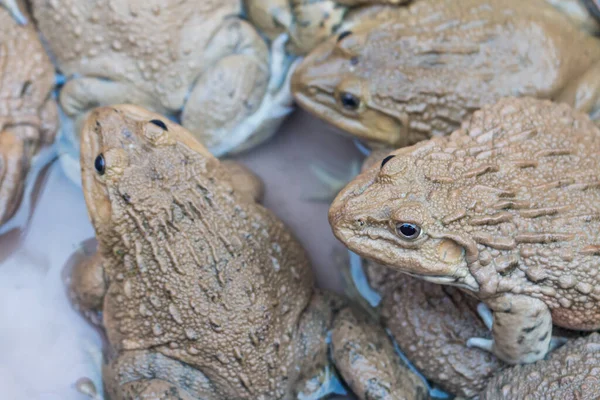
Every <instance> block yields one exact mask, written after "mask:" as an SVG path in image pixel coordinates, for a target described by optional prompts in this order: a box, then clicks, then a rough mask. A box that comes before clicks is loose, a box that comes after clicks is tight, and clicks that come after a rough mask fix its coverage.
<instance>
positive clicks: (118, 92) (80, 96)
mask: <svg viewBox="0 0 600 400" xmlns="http://www.w3.org/2000/svg"><path fill="white" fill-rule="evenodd" d="M60 104H61V106H62V109H63V111H64V112H65V114H66V115H67V117H69V118H71V119H73V120H74V121H75V127H74V129H75V131H76V132H79V130H80V128H81V126H82V125H83V122H84V121H85V119H86V117H87V114H88V112H89V111H91V110H92V109H94V108H96V107H103V106H110V105H113V104H136V105H139V106H141V107H144V108H147V109H149V110H151V111H154V112H157V113H159V114H163V115H167V114H169V110H167V109H166V108H165V107H164V106H162V105H161V104H160V102H159V101H158V100H157V99H155V98H154V97H153V96H151V95H149V94H147V93H145V92H143V91H141V90H139V89H138V88H136V87H135V86H133V85H131V84H129V83H127V82H118V81H112V80H108V79H103V78H95V77H85V78H83V77H82V78H73V79H71V80H69V81H67V83H66V84H65V85H64V86H63V88H62V90H61V91H60Z"/></svg>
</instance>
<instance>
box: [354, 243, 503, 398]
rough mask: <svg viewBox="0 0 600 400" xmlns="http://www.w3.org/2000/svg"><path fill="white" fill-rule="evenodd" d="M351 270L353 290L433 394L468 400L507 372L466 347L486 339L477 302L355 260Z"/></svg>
mask: <svg viewBox="0 0 600 400" xmlns="http://www.w3.org/2000/svg"><path fill="white" fill-rule="evenodd" d="M349 265H350V272H351V277H352V286H351V287H355V288H356V289H357V290H358V295H359V296H361V297H362V299H363V303H364V305H365V306H366V307H367V310H371V312H375V313H376V314H377V315H379V318H380V320H381V322H382V324H383V325H384V327H385V328H386V329H388V330H389V332H390V334H391V335H392V337H393V338H394V339H395V341H396V343H397V344H398V347H399V349H400V350H401V351H402V353H403V354H404V355H405V356H406V358H407V359H408V360H409V361H410V362H411V363H412V365H414V367H415V369H416V370H417V371H419V372H420V373H422V374H423V375H424V376H425V377H427V379H428V380H429V381H430V382H432V383H433V384H435V386H436V387H437V388H439V389H442V390H444V391H446V392H448V393H451V394H453V395H459V396H463V397H466V398H472V397H474V396H476V395H477V394H478V393H479V392H481V391H482V390H483V389H484V388H485V386H486V384H487V383H488V381H489V380H490V378H492V376H493V375H494V374H496V373H497V372H498V371H499V370H500V369H501V368H503V367H504V366H505V364H504V363H502V362H501V361H499V360H498V359H497V358H496V357H494V356H493V355H492V354H490V353H487V352H485V351H482V350H480V349H474V348H468V347H467V346H466V341H467V340H468V339H469V338H471V337H473V336H486V337H487V336H489V331H488V330H487V328H486V326H485V325H484V323H483V322H482V320H481V319H480V318H479V316H478V314H477V299H475V298H473V297H471V296H468V295H466V294H465V293H462V292H461V291H460V290H459V289H457V288H453V287H448V286H442V285H436V284H433V283H430V282H425V281H423V280H420V279H416V278H412V277H410V276H408V275H406V274H403V273H401V272H399V271H397V270H394V269H391V268H387V267H384V266H382V265H379V264H377V263H375V262H372V261H370V260H366V259H361V258H360V257H359V256H357V255H355V254H352V255H351V256H350V263H349ZM354 295H356V293H354ZM434 390H435V389H434ZM438 397H439V396H438Z"/></svg>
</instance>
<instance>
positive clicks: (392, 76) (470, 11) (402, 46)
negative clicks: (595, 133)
mask: <svg viewBox="0 0 600 400" xmlns="http://www.w3.org/2000/svg"><path fill="white" fill-rule="evenodd" d="M574 44H576V46H574ZM599 60H600V41H598V39H596V38H594V37H592V36H589V35H588V34H586V33H585V32H583V31H581V30H580V29H578V28H577V27H576V26H575V25H574V24H572V23H570V21H569V19H568V17H566V16H565V15H563V14H561V13H560V12H559V11H557V10H556V9H554V8H553V7H551V6H550V5H549V4H548V3H547V2H545V1H544V0H531V1H526V2H523V1H520V0H461V1H460V2H457V1H455V0H441V1H440V0H420V1H416V2H414V3H412V4H411V5H409V6H408V7H397V8H391V9H390V8H387V9H385V10H384V11H383V12H381V15H380V16H379V18H377V16H372V17H371V18H366V19H365V20H364V22H362V23H361V21H359V23H357V24H355V25H354V26H353V27H352V31H351V34H345V35H342V34H340V35H338V36H337V37H334V38H331V39H329V40H328V41H326V42H325V43H323V44H322V45H320V46H319V47H317V48H316V49H315V50H313V51H312V52H311V53H310V54H309V55H308V56H307V57H306V58H305V59H304V61H303V62H302V64H300V66H299V67H298V68H297V69H296V71H295V73H294V76H293V78H292V92H293V93H294V96H295V98H296V100H297V102H298V104H299V105H300V106H302V107H303V108H305V109H307V110H308V111H310V112H311V113H313V114H315V115H316V116H318V117H320V118H322V119H324V120H325V121H327V122H329V123H331V124H333V125H335V126H337V127H338V128H340V129H342V130H344V131H347V132H349V133H350V134H352V135H355V136H357V137H359V138H361V139H363V140H365V141H367V142H368V143H369V144H370V145H372V146H389V147H393V148H396V147H401V146H406V145H410V144H414V143H416V142H418V141H420V140H424V139H428V138H431V137H434V136H442V135H448V134H450V133H451V132H452V131H454V130H455V129H457V128H458V127H460V124H461V122H462V121H463V120H464V119H466V118H467V117H468V116H469V115H471V114H472V113H473V112H474V111H475V110H477V109H479V108H481V106H482V105H484V104H493V103H495V102H496V101H497V100H498V99H500V98H501V97H505V96H531V97H537V98H545V99H559V100H561V101H565V102H567V103H570V104H572V105H574V106H576V107H577V108H578V109H579V110H581V111H584V112H592V113H594V112H596V111H598V109H599V108H600V107H598V104H600V103H598V101H597V100H598V93H600V90H599V88H600V87H599V86H598V83H597V82H599V81H600V80H599V79H597V77H598V76H599V73H600V64H599V63H598V61H599Z"/></svg>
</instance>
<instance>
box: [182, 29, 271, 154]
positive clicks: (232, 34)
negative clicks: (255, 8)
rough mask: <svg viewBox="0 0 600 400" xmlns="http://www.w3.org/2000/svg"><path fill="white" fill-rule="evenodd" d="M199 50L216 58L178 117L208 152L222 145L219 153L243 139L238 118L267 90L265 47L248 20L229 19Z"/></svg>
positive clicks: (242, 118)
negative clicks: (201, 49)
mask: <svg viewBox="0 0 600 400" xmlns="http://www.w3.org/2000/svg"><path fill="white" fill-rule="evenodd" d="M204 53H205V54H210V55H212V58H214V59H215V60H216V61H215V62H214V64H213V65H211V66H210V67H209V68H207V69H206V70H205V71H204V72H203V73H202V75H201V76H200V77H199V78H198V80H197V81H196V83H195V85H194V87H193V88H192V90H191V92H190V93H189V96H188V98H187V102H186V105H185V107H184V109H183V113H182V115H181V121H182V125H183V126H184V127H186V128H188V129H189V130H190V131H191V132H192V133H194V134H195V135H196V137H197V138H198V139H199V140H200V141H201V142H202V143H203V144H204V145H206V146H207V147H208V148H209V149H210V150H211V151H213V153H214V152H215V149H216V148H218V149H225V150H223V151H221V150H219V151H218V152H217V153H216V154H217V155H222V154H225V153H227V152H228V150H231V149H234V148H236V147H238V146H239V145H241V144H242V143H244V142H245V141H246V139H248V132H246V131H245V130H244V129H243V124H244V123H245V121H246V120H247V119H248V118H249V117H250V116H251V115H253V114H254V113H255V112H256V111H257V110H258V108H259V107H260V105H261V103H262V101H263V98H264V97H265V94H266V92H267V87H268V84H269V76H270V71H269V50H268V47H267V44H266V43H265V41H264V40H263V39H262V38H261V37H260V36H259V34H258V33H257V32H256V30H255V29H254V27H253V26H252V25H250V24H249V23H247V22H245V21H242V20H240V19H230V20H227V22H226V23H224V24H223V27H221V29H220V30H219V32H217V33H216V34H215V36H214V37H213V39H212V41H211V43H210V44H209V46H208V48H207V49H206V51H205V52H204Z"/></svg>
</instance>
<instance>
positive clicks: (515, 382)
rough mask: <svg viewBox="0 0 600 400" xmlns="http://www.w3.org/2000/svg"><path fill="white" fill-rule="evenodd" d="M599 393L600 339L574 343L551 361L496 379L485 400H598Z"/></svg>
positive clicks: (595, 336)
mask: <svg viewBox="0 0 600 400" xmlns="http://www.w3.org/2000/svg"><path fill="white" fill-rule="evenodd" d="M599 393H600V335H599V334H597V333H592V334H591V335H589V336H587V337H585V338H581V339H577V340H574V341H571V342H569V343H567V344H566V345H564V346H563V347H561V348H560V349H558V350H556V351H555V352H554V353H552V354H551V355H550V357H549V358H548V360H543V361H538V362H537V363H535V364H530V365H518V366H515V367H513V368H509V369H507V370H505V371H504V372H502V373H500V374H498V375H497V376H496V377H494V378H493V379H492V380H491V381H490V383H489V385H488V387H487V388H486V390H485V391H484V392H483V393H482V394H481V399H482V400H501V399H502V400H525V399H527V400H553V399H561V400H595V399H597V398H598V396H599Z"/></svg>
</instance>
